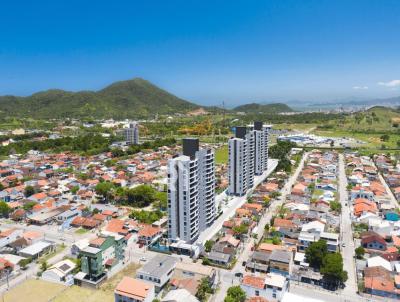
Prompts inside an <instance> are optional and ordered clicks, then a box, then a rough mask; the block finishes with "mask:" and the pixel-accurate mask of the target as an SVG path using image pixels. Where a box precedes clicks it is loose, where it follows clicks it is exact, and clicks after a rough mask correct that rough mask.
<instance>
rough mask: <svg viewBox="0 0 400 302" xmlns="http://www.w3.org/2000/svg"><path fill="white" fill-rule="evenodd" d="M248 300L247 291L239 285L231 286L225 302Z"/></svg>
mask: <svg viewBox="0 0 400 302" xmlns="http://www.w3.org/2000/svg"><path fill="white" fill-rule="evenodd" d="M244 301H246V293H245V292H244V291H243V290H242V289H241V288H240V286H239V285H236V286H231V287H230V288H228V292H227V294H226V297H225V299H224V302H244Z"/></svg>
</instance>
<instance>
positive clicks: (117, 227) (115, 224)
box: [106, 219, 128, 234]
mask: <svg viewBox="0 0 400 302" xmlns="http://www.w3.org/2000/svg"><path fill="white" fill-rule="evenodd" d="M124 224H125V221H123V220H121V219H111V220H110V221H109V222H108V224H107V226H106V231H107V232H112V233H119V234H128V230H127V229H125V228H124Z"/></svg>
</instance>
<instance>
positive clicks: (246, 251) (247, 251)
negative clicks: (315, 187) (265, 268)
mask: <svg viewBox="0 0 400 302" xmlns="http://www.w3.org/2000/svg"><path fill="white" fill-rule="evenodd" d="M307 155H308V153H304V155H303V157H302V159H301V161H300V163H299V165H298V167H297V169H296V171H295V172H294V173H293V174H292V175H291V176H290V178H289V180H288V181H287V182H286V184H285V186H284V187H283V188H282V190H281V194H282V195H281V196H280V197H279V198H278V199H276V200H274V201H273V202H272V203H271V205H270V207H269V208H268V210H267V212H266V213H265V214H264V215H263V216H262V218H261V219H260V222H259V223H258V231H257V236H258V237H257V238H258V239H261V237H262V234H263V233H264V227H265V225H266V224H267V223H269V221H270V220H271V217H272V215H273V213H275V211H276V209H277V207H278V206H280V205H281V204H282V203H283V202H284V201H285V199H286V196H287V195H288V194H289V193H290V191H291V188H292V186H293V184H294V183H295V181H296V179H297V177H298V176H299V174H300V172H301V170H302V169H303V166H304V161H305V159H306V158H307ZM253 245H254V239H253V238H250V239H249V240H248V241H247V242H246V244H245V246H244V247H243V250H242V251H240V253H239V256H238V259H237V262H236V264H235V266H234V267H233V268H232V270H231V271H227V270H223V269H220V288H219V290H218V292H217V293H216V294H215V295H214V297H213V299H212V301H215V302H221V301H223V300H224V298H225V296H226V292H227V290H228V288H229V287H230V286H232V285H236V284H239V279H238V278H237V277H235V276H234V275H235V273H238V272H240V273H243V274H244V273H245V267H244V266H242V263H243V262H244V261H247V259H248V258H249V256H250V255H251V253H252V251H251V248H252V246H253Z"/></svg>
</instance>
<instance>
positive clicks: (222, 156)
mask: <svg viewBox="0 0 400 302" xmlns="http://www.w3.org/2000/svg"><path fill="white" fill-rule="evenodd" d="M215 163H216V164H217V165H218V164H226V163H228V145H224V146H222V147H221V148H218V149H217V150H215Z"/></svg>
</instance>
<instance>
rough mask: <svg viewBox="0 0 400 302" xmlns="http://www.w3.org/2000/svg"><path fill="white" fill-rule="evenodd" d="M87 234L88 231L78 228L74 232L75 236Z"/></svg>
mask: <svg viewBox="0 0 400 302" xmlns="http://www.w3.org/2000/svg"><path fill="white" fill-rule="evenodd" d="M87 232H89V231H88V230H86V229H84V228H79V229H77V230H76V231H75V234H78V235H82V234H86V233H87Z"/></svg>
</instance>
